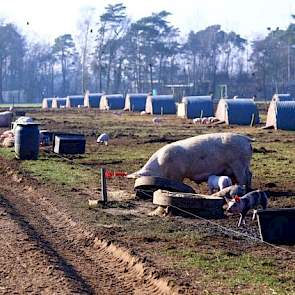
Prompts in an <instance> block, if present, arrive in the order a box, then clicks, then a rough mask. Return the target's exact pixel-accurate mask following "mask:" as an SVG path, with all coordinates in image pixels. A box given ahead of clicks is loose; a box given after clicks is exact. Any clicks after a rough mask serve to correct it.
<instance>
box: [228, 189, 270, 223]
mask: <svg viewBox="0 0 295 295" xmlns="http://www.w3.org/2000/svg"><path fill="white" fill-rule="evenodd" d="M268 197H269V193H268V192H263V191H260V190H256V191H252V192H250V193H247V194H246V195H244V196H243V197H238V196H236V197H234V198H233V199H232V200H230V201H229V202H228V208H227V212H229V213H233V214H240V219H239V222H238V227H240V225H241V224H242V222H243V224H245V217H246V214H247V213H248V211H249V210H251V209H255V210H254V212H253V217H252V220H254V219H255V217H256V213H257V210H256V209H257V207H259V206H261V207H262V208H263V209H266V207H267V203H268Z"/></svg>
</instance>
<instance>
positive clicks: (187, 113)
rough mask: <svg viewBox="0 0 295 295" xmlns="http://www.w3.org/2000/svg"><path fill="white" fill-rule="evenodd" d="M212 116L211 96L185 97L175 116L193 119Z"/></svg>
mask: <svg viewBox="0 0 295 295" xmlns="http://www.w3.org/2000/svg"><path fill="white" fill-rule="evenodd" d="M213 115H214V110H213V101H212V99H211V96H185V97H183V98H182V101H181V103H179V104H178V107H177V116H179V117H183V118H188V119H194V118H200V117H212V116H213Z"/></svg>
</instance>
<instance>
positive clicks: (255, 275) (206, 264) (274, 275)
mask: <svg viewBox="0 0 295 295" xmlns="http://www.w3.org/2000/svg"><path fill="white" fill-rule="evenodd" d="M166 255H167V256H173V257H175V258H176V259H177V263H176V266H178V267H181V268H185V269H192V268H199V269H200V270H201V271H202V272H203V273H204V280H205V281H207V282H208V283H209V282H212V281H216V282H222V284H225V285H227V286H228V287H230V288H235V287H237V286H252V288H253V287H254V288H255V290H256V289H257V290H259V289H260V288H262V287H267V288H268V289H269V291H271V289H272V290H275V291H276V292H279V293H278V294H291V293H292V292H294V291H295V288H294V275H293V273H292V271H288V270H285V271H284V272H278V265H276V264H277V263H278V262H277V261H275V259H274V258H271V257H266V258H265V257H263V258H262V257H255V256H252V255H250V254H241V255H236V254H234V255H233V254H232V253H223V252H221V251H218V250H217V251H211V252H210V253H200V252H196V251H192V250H175V249H174V250H167V251H166ZM252 288H251V289H252ZM252 294H253V293H252ZM257 294H259V293H257ZM260 294H261V293H260Z"/></svg>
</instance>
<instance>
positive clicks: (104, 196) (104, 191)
mask: <svg viewBox="0 0 295 295" xmlns="http://www.w3.org/2000/svg"><path fill="white" fill-rule="evenodd" d="M100 185H101V190H100V196H101V200H102V201H103V202H104V203H106V202H107V201H108V193H107V182H106V176H105V168H100Z"/></svg>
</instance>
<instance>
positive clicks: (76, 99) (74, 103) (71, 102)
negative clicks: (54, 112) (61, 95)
mask: <svg viewBox="0 0 295 295" xmlns="http://www.w3.org/2000/svg"><path fill="white" fill-rule="evenodd" d="M78 106H84V96H83V95H69V96H67V102H66V107H67V108H77V107H78Z"/></svg>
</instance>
